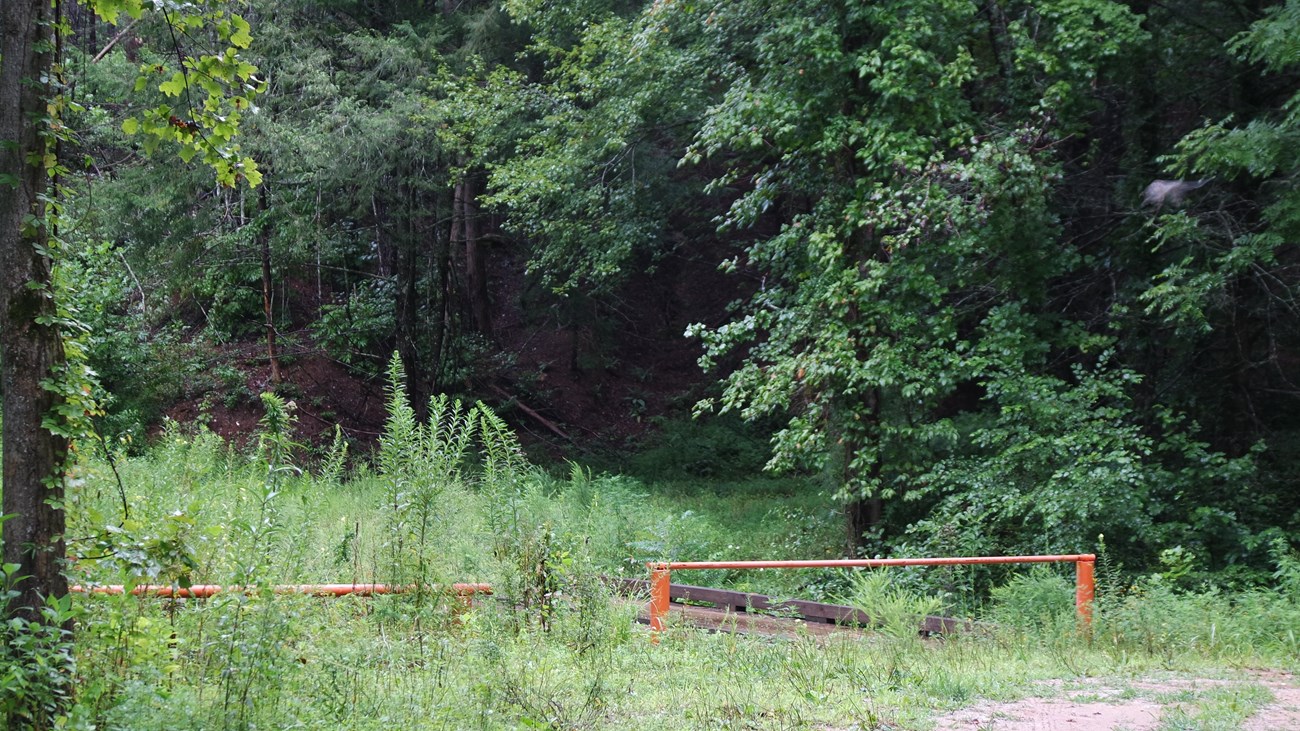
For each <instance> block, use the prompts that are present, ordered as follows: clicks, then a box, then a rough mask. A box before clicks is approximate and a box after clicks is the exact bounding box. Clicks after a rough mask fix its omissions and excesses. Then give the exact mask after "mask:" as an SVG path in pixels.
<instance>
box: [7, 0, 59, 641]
mask: <svg viewBox="0 0 1300 731" xmlns="http://www.w3.org/2000/svg"><path fill="white" fill-rule="evenodd" d="M0 13H2V15H0V23H2V26H0V42H2V43H3V46H0V53H2V54H3V59H2V61H0V64H2V65H0V141H3V142H5V143H7V144H0V388H3V391H4V394H3V402H2V404H3V405H2V407H0V409H2V413H3V423H4V428H3V435H0V439H2V440H3V464H4V469H3V472H4V478H3V479H4V482H3V486H4V504H3V509H2V510H0V512H2V513H4V514H9V515H11V516H12V517H11V518H9V519H8V520H6V521H4V526H3V539H4V562H5V563H16V564H18V565H19V567H20V568H19V570H18V575H19V576H22V577H25V578H24V579H23V580H22V581H21V582H20V583H19V585H18V586H17V589H18V591H19V594H18V596H17V597H16V598H14V599H13V600H12V602H11V603H10V605H9V607H8V610H9V611H11V612H15V613H18V614H21V615H25V616H27V617H28V618H29V619H39V614H38V610H39V608H40V607H41V606H42V605H43V604H44V597H46V596H51V595H52V596H62V595H64V594H66V593H67V582H66V580H65V579H64V577H63V574H62V565H61V563H62V559H63V556H64V545H63V530H64V517H63V510H62V506H61V502H62V499H63V483H62V477H61V476H60V475H59V474H58V473H59V469H60V467H61V466H62V465H63V462H64V458H65V457H66V455H67V441H66V440H65V439H63V438H62V437H58V436H56V435H54V434H52V433H50V431H49V430H48V429H46V428H45V427H44V426H43V425H42V421H43V420H44V419H45V417H46V416H47V415H49V414H50V413H51V411H52V410H53V408H54V406H55V395H54V394H53V393H52V392H50V391H47V390H46V389H44V388H42V387H41V381H42V380H44V379H46V378H49V377H50V376H51V374H52V372H53V371H54V369H55V368H56V367H57V366H58V365H59V364H60V363H62V362H63V342H62V339H61V338H60V336H59V331H58V329H57V327H56V326H55V325H54V324H52V323H53V322H54V320H55V314H56V313H55V307H54V300H53V294H52V292H51V286H52V281H51V280H52V277H51V264H50V261H49V258H48V257H47V256H46V254H45V251H46V249H45V244H46V231H45V228H44V226H43V225H42V221H43V218H44V215H43V213H44V212H43V210H42V209H41V206H40V204H39V202H38V199H39V197H40V196H42V195H43V194H44V193H45V192H46V189H47V182H46V175H45V171H44V169H43V168H42V167H41V166H40V165H39V164H38V165H31V164H28V160H29V159H40V158H41V157H42V155H41V154H40V153H41V152H42V144H43V143H42V142H41V141H40V139H39V138H38V136H37V128H36V125H37V122H36V120H37V118H38V117H40V116H41V115H43V114H44V110H45V104H46V88H45V85H44V84H43V83H40V82H39V80H42V79H44V78H45V77H46V76H47V75H48V74H49V72H50V68H51V62H52V56H51V49H52V48H53V44H52V43H51V38H50V26H51V20H52V18H51V15H52V11H51V5H50V2H49V0H5V1H4V3H3V4H0ZM42 323H45V324H42Z"/></svg>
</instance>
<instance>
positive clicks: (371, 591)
mask: <svg viewBox="0 0 1300 731" xmlns="http://www.w3.org/2000/svg"><path fill="white" fill-rule="evenodd" d="M415 588H416V587H415V586H414V585H413V584H407V585H401V586H390V585H388V584H277V585H276V586H273V587H271V591H273V592H274V593H276V594H309V595H311V596H346V595H348V594H355V595H357V596H376V595H379V594H404V593H407V592H411V591H415ZM451 590H452V592H453V593H455V594H456V595H457V596H461V597H472V596H474V595H475V594H491V593H492V587H491V586H489V585H487V584H452V585H451ZM69 591H73V592H76V593H79V594H110V595H120V594H123V593H125V591H126V587H124V586H122V585H120V584H116V585H108V586H91V587H85V586H73V587H70V588H69ZM253 591H256V590H255V589H254V588H252V587H244V586H222V585H219V584H195V585H193V586H188V587H172V586H151V585H148V584H144V585H141V586H137V587H134V588H132V589H131V594H132V595H134V596H143V595H149V596H157V597H171V598H176V599H207V598H209V597H212V596H214V595H216V594H221V593H223V592H244V593H251V592H253Z"/></svg>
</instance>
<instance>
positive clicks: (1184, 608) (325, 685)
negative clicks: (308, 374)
mask: <svg viewBox="0 0 1300 731" xmlns="http://www.w3.org/2000/svg"><path fill="white" fill-rule="evenodd" d="M391 378H392V380H393V390H392V397H391V400H392V402H393V403H392V404H391V405H390V408H391V413H393V414H394V417H393V419H391V420H390V423H389V427H388V430H387V433H386V436H385V441H384V443H383V446H382V447H381V449H380V452H379V456H378V458H377V459H376V460H375V463H374V464H373V465H370V466H367V465H366V464H364V463H361V464H357V465H355V466H354V468H353V469H352V470H351V474H350V475H349V476H348V477H347V479H341V478H342V477H343V476H344V474H345V472H346V470H344V469H343V467H342V465H341V463H340V461H339V460H338V459H333V460H326V463H325V465H323V466H322V468H321V469H320V470H318V471H317V472H316V473H313V472H312V471H310V470H306V469H304V468H303V467H302V466H301V465H297V464H295V463H294V460H293V455H294V454H295V453H296V452H295V450H294V449H293V446H292V445H291V444H289V443H288V442H287V439H286V437H285V436H284V435H285V434H287V433H288V429H287V425H288V422H289V421H290V420H291V419H292V406H291V405H290V404H286V403H284V402H282V401H279V400H278V399H274V398H268V399H266V401H265V405H266V408H267V411H268V417H267V419H266V420H265V421H264V422H263V423H262V425H261V426H260V435H261V438H260V440H259V442H258V444H257V446H256V447H254V448H252V449H251V450H249V451H240V450H237V449H235V448H233V447H232V446H230V445H228V444H226V443H224V442H222V441H221V440H220V439H219V438H217V437H216V436H214V435H212V434H210V433H208V432H205V431H202V430H199V431H189V430H187V429H185V428H182V427H181V426H179V425H171V426H170V427H169V428H168V429H167V430H166V431H165V433H164V434H163V435H162V436H161V437H160V438H159V440H158V442H157V444H156V445H155V446H154V447H153V448H152V449H150V450H148V451H147V452H146V453H145V454H144V455H142V456H139V457H125V456H123V457H122V458H121V459H120V460H119V462H118V465H117V467H118V473H119V474H120V476H121V479H122V482H121V483H120V488H121V489H119V483H118V482H117V480H116V478H115V476H114V474H113V471H112V470H110V469H109V468H108V467H107V466H106V465H103V464H101V463H98V462H95V461H93V460H90V461H87V462H84V463H83V464H81V465H80V466H78V468H77V472H76V476H75V481H74V484H73V489H72V490H71V494H70V498H69V516H70V526H71V527H70V530H69V538H70V545H71V546H72V547H73V552H74V553H75V554H76V555H77V556H79V560H78V561H76V562H75V564H73V565H72V566H71V567H70V572H71V573H72V575H73V577H74V580H75V581H76V582H77V583H81V584H83V585H93V584H96V583H100V584H108V583H113V584H117V583H125V584H128V585H130V584H141V583H149V584H174V585H187V584H190V583H222V584H239V585H242V586H246V587H249V588H250V590H249V591H248V592H247V593H230V594H225V595H222V596H219V597H217V598H214V599H211V600H206V601H200V600H193V601H191V600H182V601H164V600H158V599H152V598H144V597H132V596H117V597H78V598H77V599H76V607H77V611H78V612H79V618H78V623H77V634H76V644H75V651H76V661H77V682H76V684H75V685H76V688H77V692H76V703H75V705H74V707H73V711H72V713H71V715H69V716H68V717H67V718H65V719H63V720H62V722H61V723H63V725H64V727H66V728H81V729H90V728H97V729H122V730H128V729H129V730H131V731H135V730H140V731H147V730H149V729H164V728H165V729H178V728H179V729H221V730H227V729H240V730H245V729H272V728H274V729H280V728H286V729H287V728H296V729H331V730H334V729H341V728H346V729H390V728H404V729H605V728H608V729H625V728H626V729H632V728H636V729H682V728H717V729H799V728H809V729H825V728H835V729H839V728H855V727H856V728H861V729H886V728H890V729H894V728H915V729H921V728H926V727H927V724H928V723H929V719H930V718H932V716H933V714H934V713H936V712H938V711H941V710H944V709H951V708H956V707H960V706H962V705H964V704H967V703H970V702H972V701H973V700H974V699H976V698H990V697H991V698H1010V697H1016V696H1019V695H1024V694H1027V693H1041V692H1045V691H1044V690H1043V689H1044V687H1045V686H1041V685H1037V684H1036V683H1037V682H1038V681H1042V680H1045V679H1050V678H1057V679H1059V678H1066V679H1073V680H1080V681H1086V680H1087V679H1090V678H1099V677H1102V678H1119V679H1121V680H1122V679H1125V678H1132V677H1135V676H1139V675H1141V674H1144V673H1149V672H1154V671H1173V672H1177V673H1198V674H1205V673H1213V674H1218V675H1222V674H1225V673H1231V672H1232V671H1233V670H1234V669H1238V668H1255V667H1278V668H1287V669H1293V670H1294V669H1300V668H1298V667H1297V666H1298V665H1300V662H1298V661H1297V658H1300V647H1298V646H1297V644H1296V638H1297V634H1300V578H1298V577H1300V562H1297V559H1296V558H1295V556H1294V555H1293V554H1291V553H1289V552H1288V551H1286V550H1285V549H1284V547H1282V546H1280V545H1279V547H1278V550H1277V553H1276V560H1277V563H1278V575H1277V583H1276V585H1275V586H1274V587H1271V588H1259V589H1256V590H1252V591H1249V592H1241V593H1234V594H1226V593H1223V592H1220V591H1217V590H1210V589H1206V590H1197V589H1195V588H1179V587H1176V586H1174V585H1173V584H1171V582H1169V581H1168V580H1167V578H1164V577H1161V576H1155V577H1143V578H1140V579H1139V580H1136V581H1134V580H1125V581H1118V580H1116V581H1111V582H1110V583H1106V582H1103V592H1102V595H1101V597H1100V599H1099V603H1098V612H1097V620H1096V623H1095V625H1094V627H1093V628H1092V631H1091V632H1090V633H1082V632H1080V631H1079V627H1078V626H1077V624H1076V622H1075V618H1074V611H1073V606H1072V602H1071V596H1072V592H1073V587H1072V582H1071V581H1070V579H1069V578H1067V577H1066V576H1064V575H1063V574H1062V573H1061V572H1059V571H1052V570H1044V569H1039V570H1036V571H1028V572H1024V573H1020V574H1016V575H1014V576H1013V577H1012V578H1011V579H1010V581H1009V582H1007V583H1006V584H1005V585H1003V586H1001V587H998V588H996V589H994V590H993V591H992V592H991V594H990V596H989V598H988V599H987V600H986V601H984V602H983V603H982V604H980V605H979V610H980V611H979V616H978V617H977V619H979V620H981V622H982V623H981V624H979V625H977V626H976V629H975V630H974V631H971V632H968V633H965V634H962V635H959V636H955V637H949V638H945V639H942V640H938V639H929V640H926V639H923V638H920V637H918V636H917V635H916V634H915V632H913V631H911V629H910V627H909V625H910V623H912V622H914V621H915V618H916V616H918V615H919V614H922V613H925V612H931V611H935V610H936V608H940V609H941V608H942V607H941V606H940V605H941V604H942V603H943V602H944V601H947V599H944V598H943V597H942V596H938V595H935V594H933V593H927V592H925V591H923V590H924V589H925V588H926V587H927V584H926V582H924V581H918V580H917V579H916V574H914V573H908V572H893V573H888V572H875V573H870V574H858V575H840V574H816V575H811V574H809V575H804V574H798V573H787V574H780V573H779V572H767V573H765V574H758V575H756V576H748V577H746V576H740V575H729V574H721V573H719V574H718V575H702V572H701V574H695V575H692V576H687V575H686V574H685V573H683V574H682V575H680V576H678V577H676V578H678V579H679V580H688V581H694V582H697V583H704V584H714V585H717V584H719V583H722V582H730V583H731V584H732V585H737V584H741V585H747V586H750V587H754V588H760V587H761V588H764V589H766V590H767V591H768V593H775V594H778V595H779V594H782V593H783V592H789V594H787V595H795V594H796V593H797V592H803V595H804V596H809V594H810V593H812V592H814V591H820V592H822V594H823V595H825V596H827V597H829V598H836V597H838V598H843V599H845V600H847V601H850V602H853V603H856V604H858V605H859V606H861V607H862V608H863V609H865V610H867V611H868V612H870V613H874V614H875V615H876V616H878V617H880V618H881V619H882V620H883V621H884V627H883V629H884V631H883V632H875V633H864V634H860V635H858V634H851V635H844V636H840V637H835V638H831V639H813V638H811V637H808V636H796V637H794V638H784V639H774V638H763V637H745V636H738V635H733V634H726V633H718V634H713V633H708V632H705V631H701V630H695V629H691V628H689V627H686V626H681V625H676V626H670V628H669V630H668V631H667V632H666V633H665V634H664V636H663V638H662V642H661V643H660V644H659V645H657V646H655V645H651V644H650V643H649V641H648V640H649V637H648V630H647V629H646V628H645V627H644V626H643V625H640V624H638V623H637V622H636V619H635V618H636V614H637V612H638V610H639V609H640V605H641V602H642V601H643V599H644V598H641V599H637V598H633V599H622V598H619V597H616V596H614V594H613V592H612V591H611V590H610V588H609V584H607V583H606V581H605V579H606V578H609V577H618V576H627V575H630V576H636V577H641V576H644V563H643V562H644V561H646V560H651V559H673V558H724V557H727V558H735V557H742V558H762V557H789V556H791V555H792V553H793V554H794V555H797V556H799V557H809V556H810V554H811V555H818V552H819V551H823V550H825V545H826V544H828V543H833V542H834V541H835V540H836V538H837V537H838V532H837V531H836V530H835V528H836V525H835V523H834V522H833V518H834V516H832V515H830V514H829V512H828V508H827V507H817V503H816V502H815V501H816V498H813V499H812V500H811V501H810V500H809V498H808V497H807V496H806V495H805V494H801V493H799V491H797V490H794V489H791V488H790V486H789V485H784V486H783V485H782V484H781V483H755V482H749V483H742V484H739V485H734V486H732V487H730V488H725V487H724V488H719V487H718V486H716V485H712V486H710V485H707V484H698V485H695V486H694V487H691V486H690V485H687V484H685V483H681V482H678V483H659V484H657V485H643V484H641V483H638V482H636V481H633V480H631V479H629V478H624V477H617V476H608V475H598V474H593V473H591V472H590V471H588V470H585V469H583V468H581V467H578V466H576V465H574V466H571V468H570V469H569V470H568V472H567V474H560V475H552V474H548V473H546V472H543V471H541V470H538V469H536V468H534V467H533V466H531V465H529V464H528V463H527V461H526V460H525V459H523V457H522V452H521V451H520V450H519V448H518V444H517V443H515V442H514V439H513V436H512V435H511V434H510V433H509V430H508V429H506V428H505V426H504V425H503V424H502V423H501V422H500V420H499V419H497V418H496V417H495V416H494V415H493V414H491V412H490V411H488V410H486V409H484V408H482V407H478V406H474V407H470V406H467V405H457V404H455V403H454V402H447V401H435V402H434V403H433V404H431V407H430V414H431V415H432V416H431V419H430V420H429V421H428V422H424V423H418V422H417V421H416V420H415V419H414V416H413V414H408V413H407V412H405V411H403V406H404V404H403V403H402V402H401V396H400V388H399V386H400V380H401V373H400V370H394V372H393V373H392V374H391ZM123 495H124V496H125V504H126V506H125V510H124V509H123V500H122V497H123ZM818 511H826V512H827V514H825V515H822V514H821V513H819V512H818ZM792 524H793V525H795V526H802V527H805V528H808V530H807V531H803V530H802V529H801V528H791V525H792ZM805 549H806V550H808V551H809V552H810V553H799V551H803V550H805ZM372 581H383V582H387V581H399V582H406V583H417V584H419V585H420V586H422V587H423V589H422V591H420V592H416V593H413V594H408V595H402V596H389V597H376V598H369V599H362V598H343V599H336V600H323V599H317V598H311V597H301V596H280V595H275V594H273V593H272V592H271V591H270V588H271V587H272V586H273V585H274V584H276V583H299V582H372ZM452 581H478V582H487V583H491V584H492V585H493V586H494V587H495V588H496V589H497V595H496V596H495V597H493V598H491V599H481V600H479V601H478V602H477V604H476V605H475V606H473V607H471V608H463V607H462V606H461V604H460V602H459V601H458V600H457V598H455V597H453V596H451V595H450V594H449V593H447V592H446V591H443V590H441V589H440V588H442V587H446V586H447V585H448V584H449V583H450V582H452ZM814 596H816V595H815V594H814ZM949 606H951V604H950V605H949ZM972 606H974V605H972ZM0 682H3V681H0ZM0 687H2V686H0ZM1252 697H1253V696H1252ZM1208 717H1209V716H1207V718H1208ZM1188 727H1195V726H1188Z"/></svg>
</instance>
